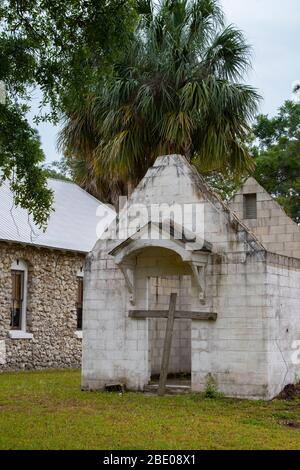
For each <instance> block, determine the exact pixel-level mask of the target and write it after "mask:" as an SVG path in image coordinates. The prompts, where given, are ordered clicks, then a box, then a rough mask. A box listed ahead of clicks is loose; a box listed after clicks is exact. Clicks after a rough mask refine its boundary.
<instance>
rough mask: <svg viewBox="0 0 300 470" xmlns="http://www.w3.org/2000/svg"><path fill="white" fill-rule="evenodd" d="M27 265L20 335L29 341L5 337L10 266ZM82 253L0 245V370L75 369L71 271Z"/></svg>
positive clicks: (74, 298) (74, 294)
mask: <svg viewBox="0 0 300 470" xmlns="http://www.w3.org/2000/svg"><path fill="white" fill-rule="evenodd" d="M17 259H20V260H24V261H25V262H26V264H27V266H28V291H27V292H28V298H27V315H26V319H27V325H26V331H27V332H28V333H31V334H32V336H33V337H32V338H31V339H11V338H9V331H10V309H11V293H12V283H11V265H12V263H13V262H14V261H16V260H17ZM84 260H85V256H84V255H83V254H76V253H71V252H69V253H67V252H62V251H58V250H57V251H56V250H51V251H50V250H47V249H45V248H41V249H39V248H36V247H30V246H21V245H18V244H7V243H4V242H3V243H0V349H1V357H0V371H1V370H2V371H3V370H19V369H40V368H64V367H80V363H81V339H80V338H78V337H77V336H76V326H77V324H76V323H77V316H76V301H77V273H78V270H79V269H80V268H81V267H82V266H83V264H84Z"/></svg>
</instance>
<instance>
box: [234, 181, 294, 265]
mask: <svg viewBox="0 0 300 470" xmlns="http://www.w3.org/2000/svg"><path fill="white" fill-rule="evenodd" d="M254 203H255V205H256V208H255V209H256V210H255V216H253V211H254V209H253V204H254ZM228 205H229V207H230V209H231V210H232V211H234V212H235V213H236V215H237V216H238V217H239V218H240V219H242V220H243V222H244V223H245V224H246V225H247V226H248V227H249V229H250V230H251V231H252V232H253V233H254V234H255V235H256V236H257V238H258V239H259V240H260V241H261V243H262V244H263V245H264V246H265V248H266V249H267V250H268V251H270V252H272V253H277V254H280V255H284V256H290V257H294V258H300V229H299V227H298V225H297V224H296V223H295V222H294V221H293V220H292V219H291V218H290V217H289V216H288V215H287V214H286V213H285V211H284V210H283V209H282V207H281V206H280V205H279V204H278V203H277V202H276V201H275V199H274V198H273V197H272V196H271V195H270V194H269V193H268V192H267V191H266V190H265V189H264V188H263V187H262V186H261V185H260V184H259V183H258V182H257V181H256V180H255V179H254V178H253V177H250V178H248V179H247V180H246V181H245V183H244V184H243V186H242V187H241V188H240V189H239V190H238V191H237V192H236V194H235V195H234V196H233V198H232V199H231V201H230V202H229V204H228Z"/></svg>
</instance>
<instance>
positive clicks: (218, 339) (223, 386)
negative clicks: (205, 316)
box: [192, 253, 268, 398]
mask: <svg viewBox="0 0 300 470" xmlns="http://www.w3.org/2000/svg"><path fill="white" fill-rule="evenodd" d="M265 271H266V264H265V260H264V254H261V253H253V254H248V255H246V256H245V254H243V253H228V254H227V257H226V259H223V260H222V263H220V264H211V265H210V266H209V267H208V277H207V284H208V288H207V295H208V296H209V295H212V296H213V305H214V311H216V312H217V313H218V319H217V321H216V322H215V323H213V324H212V323H207V324H200V323H199V322H194V321H193V322H192V384H193V388H194V390H195V391H203V390H204V389H205V387H206V384H207V382H208V379H209V378H212V379H213V381H214V383H215V385H216V388H217V389H218V390H219V391H221V392H222V393H224V394H225V395H226V396H233V397H241V398H243V397H244V398H246V397H247V398H268V363H267V351H268V336H267V333H266V332H267V319H266V318H265V309H266V306H267V302H268V300H267V297H266V284H265V279H266V273H265Z"/></svg>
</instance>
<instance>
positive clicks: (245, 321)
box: [82, 156, 300, 399]
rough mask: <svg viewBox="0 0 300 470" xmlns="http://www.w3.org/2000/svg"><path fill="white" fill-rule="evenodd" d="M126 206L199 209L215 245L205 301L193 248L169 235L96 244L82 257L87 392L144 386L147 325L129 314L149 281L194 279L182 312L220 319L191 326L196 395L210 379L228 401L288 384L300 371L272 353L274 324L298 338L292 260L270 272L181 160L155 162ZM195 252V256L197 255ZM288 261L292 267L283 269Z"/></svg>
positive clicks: (242, 230)
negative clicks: (208, 314) (211, 314)
mask: <svg viewBox="0 0 300 470" xmlns="http://www.w3.org/2000/svg"><path fill="white" fill-rule="evenodd" d="M131 202H133V203H134V202H136V203H137V202H142V203H144V204H146V205H148V206H149V205H150V204H151V203H152V204H157V203H158V204H159V203H161V202H164V203H167V204H168V203H169V204H173V203H174V202H176V203H178V204H184V203H187V204H188V203H192V202H194V203H197V204H199V205H201V204H202V205H203V213H204V218H203V227H200V229H201V228H202V230H201V233H200V232H199V235H200V237H203V238H204V239H205V241H207V242H208V243H209V244H210V245H211V249H208V253H207V258H206V259H207V264H206V268H205V295H204V297H201V292H200V291H199V283H198V282H197V281H195V272H194V270H193V267H194V266H193V264H192V261H190V258H189V253H190V251H189V250H191V249H192V248H191V247H190V246H187V247H185V248H182V246H181V245H180V242H179V241H178V240H175V239H173V240H168V241H167V242H165V244H164V247H163V242H162V241H161V240H159V239H151V240H144V239H142V235H141V232H142V230H139V231H138V232H136V234H135V236H132V237H131V238H130V239H128V240H127V241H126V242H125V243H124V244H122V243H121V242H120V240H116V239H113V237H111V239H110V240H108V239H107V240H99V241H98V242H97V244H96V246H95V247H94V249H93V251H92V252H91V253H90V254H89V255H88V257H87V263H86V270H85V276H86V278H85V279H86V284H85V285H86V289H85V296H84V309H85V319H84V325H83V326H84V331H83V333H84V334H83V369H82V386H83V388H85V389H101V388H103V387H104V385H105V384H106V383H107V382H110V381H113V382H115V381H121V382H124V383H125V384H126V385H127V386H128V388H129V389H133V390H142V389H143V388H144V385H145V384H147V382H148V381H149V378H150V373H151V362H152V359H151V354H149V329H148V321H147V320H145V319H135V318H130V317H129V316H128V311H129V310H130V309H138V310H145V309H149V306H150V305H152V304H151V302H150V303H149V282H148V281H147V280H148V279H149V278H152V277H161V278H163V277H170V276H179V277H184V276H191V278H192V282H191V289H190V294H189V301H188V307H189V308H190V309H191V310H192V311H197V312H215V313H217V315H218V317H217V320H216V321H215V322H212V321H197V320H192V321H191V338H192V339H191V371H192V390H194V391H201V390H203V389H204V388H205V387H206V385H207V382H208V380H210V379H213V380H214V381H215V383H216V387H217V388H218V390H219V391H221V392H223V393H224V394H226V395H228V396H234V397H244V398H265V399H269V398H272V397H273V396H274V391H277V390H278V389H279V388H280V386H281V385H282V384H285V383H286V380H291V379H292V377H293V380H294V379H295V377H296V374H297V371H298V370H299V366H297V367H294V365H293V366H292V367H291V368H290V367H289V366H288V365H286V364H285V361H284V360H283V356H284V354H285V353H284V345H282V346H281V347H280V350H279V349H277V352H276V357H275V356H274V355H273V352H274V347H275V346H276V341H275V340H274V338H275V336H274V322H275V323H276V322H277V324H278V325H280V326H279V328H280V329H281V331H283V328H284V325H285V323H288V325H289V326H288V327H287V328H286V329H289V330H292V329H293V328H294V329H295V331H296V332H297V334H296V336H297V335H298V317H299V314H298V310H299V305H300V299H299V292H300V289H299V286H300V284H299V281H300V279H299V274H298V267H297V266H296V264H295V263H297V262H298V260H293V259H290V258H287V257H286V258H284V257H282V260H281V261H280V262H279V261H278V262H277V264H276V263H275V267H274V272H271V271H272V270H273V268H270V266H273V265H274V263H273V264H272V263H271V262H270V256H271V255H269V254H268V253H267V251H266V250H265V249H264V247H263V246H262V245H261V243H260V242H259V240H258V239H257V238H256V237H255V236H254V235H252V233H251V232H250V231H249V230H248V228H247V227H246V226H245V225H244V224H243V223H241V222H240V221H239V219H238V218H237V217H236V216H235V215H234V214H233V213H232V212H230V211H229V210H228V207H226V206H225V205H224V204H223V203H222V201H219V200H218V198H216V197H215V195H214V194H213V193H211V192H210V191H209V190H208V189H207V188H206V187H205V185H204V184H202V182H201V179H199V178H198V177H197V175H196V174H195V173H194V171H193V169H191V168H190V167H189V165H188V164H187V163H185V161H184V159H183V158H182V157H180V156H167V157H163V158H159V159H157V161H156V162H155V164H154V166H153V168H151V169H149V171H148V173H147V174H146V176H145V178H144V179H143V180H142V181H141V183H140V185H139V186H138V188H137V189H136V191H135V192H134V193H133V196H132V201H131ZM141 227H143V224H141ZM151 228H152V227H151ZM133 233H134V232H133ZM133 233H132V234H133ZM197 235H198V233H197ZM179 245H180V246H179ZM118 250H119V251H118ZM195 251H197V253H193V256H195V257H196V256H198V255H199V250H195ZM202 255H203V252H202V253H201V256H202ZM203 256H206V255H203ZM194 259H195V258H194ZM286 260H289V261H286ZM127 262H128V265H130V266H131V267H130V269H131V271H132V272H133V273H134V280H133V284H134V288H132V286H131V287H130V283H128V279H127V282H126V280H125V279H126V276H124V271H123V272H122V269H120V263H124V266H125V264H126V263H127ZM287 262H288V263H290V264H289V265H288V266H287V267H285V268H284V266H285V264H286V263H287ZM125 267H126V266H125ZM284 269H285V270H286V272H285V274H284ZM270 276H274V277H271V278H270ZM272 279H273V280H274V282H275V284H276V286H279V287H280V289H279V291H278V293H277V294H276V295H277V297H276V296H275V292H274V297H272V296H271V298H270V295H269V294H270V293H271V290H270V289H273V288H272V287H271V285H272V282H273V281H272ZM287 279H288V280H287ZM285 283H288V285H287V286H285ZM128 284H129V287H128ZM286 287H287V288H286ZM174 289H176V286H174ZM297 289H298V290H297ZM130 291H131V292H130ZM132 291H134V292H132ZM199 292H200V295H199ZM272 292H273V290H272ZM168 293H169V292H168ZM161 295H162V296H163V297H166V298H164V302H163V303H164V305H165V306H166V307H167V296H164V292H163V291H162V294H161ZM272 295H273V294H272ZM133 297H134V303H133V302H132V298H133ZM278 303H279V305H281V306H282V307H280V308H282V313H281V316H280V315H279V313H278V308H279V307H278V305H277V304H278ZM297 309H298V310H297ZM282 334H283V333H282ZM286 334H288V333H286ZM150 338H151V336H150ZM275 339H276V338H275ZM296 339H297V338H296ZM299 340H300V338H299ZM276 347H277V346H276ZM289 347H290V346H286V351H287V353H288V354H289V352H290V349H288V348H289ZM280 351H281V352H282V354H283V356H281V357H280V355H279V353H280ZM280 354H281V353H280ZM283 363H284V364H285V365H286V376H284V377H282V376H281V374H282V365H283ZM277 367H278V369H279V371H278V370H277ZM283 379H284V380H283Z"/></svg>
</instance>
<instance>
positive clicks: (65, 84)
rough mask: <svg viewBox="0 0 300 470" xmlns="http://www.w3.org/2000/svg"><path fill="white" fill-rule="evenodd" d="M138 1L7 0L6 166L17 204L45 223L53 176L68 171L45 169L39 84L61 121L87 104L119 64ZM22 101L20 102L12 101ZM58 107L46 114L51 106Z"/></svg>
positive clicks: (2, 32) (0, 65)
mask: <svg viewBox="0 0 300 470" xmlns="http://www.w3.org/2000/svg"><path fill="white" fill-rule="evenodd" d="M132 3H133V1H132V2H131V0H126V1H125V0H107V1H99V0H89V1H88V2H87V1H86V0H64V1H61V0H25V1H23V0H2V1H1V4H0V81H3V82H4V83H5V85H6V92H7V95H8V97H9V98H10V100H8V102H9V104H8V106H4V105H3V106H1V110H0V111H1V116H0V120H1V122H0V132H1V135H0V145H1V148H0V150H1V154H0V171H2V173H3V176H4V177H6V178H9V180H10V185H11V189H13V190H14V191H15V202H16V203H17V204H20V205H21V206H22V207H23V208H25V209H28V210H29V212H30V213H32V214H33V217H34V220H35V222H36V223H37V224H38V225H41V226H43V227H44V226H45V224H46V220H47V216H48V215H49V211H50V201H51V194H50V192H49V191H48V190H47V188H46V176H50V175H51V176H55V177H65V175H64V174H63V171H62V169H61V168H59V169H57V168H52V167H50V168H45V169H44V170H42V169H41V166H40V164H41V162H42V161H43V154H42V151H41V148H40V143H39V139H38V136H37V134H36V132H35V131H34V130H33V129H31V128H30V126H29V124H28V123H27V121H26V119H25V108H22V107H20V106H19V105H18V104H17V102H20V101H21V100H23V102H24V101H25V102H26V103H27V104H28V103H29V102H30V98H31V96H30V94H31V90H32V89H33V88H39V89H40V90H41V92H42V101H41V103H40V108H41V110H40V113H39V115H38V116H36V117H35V119H36V122H38V121H39V120H46V119H48V120H49V119H51V120H52V121H54V122H57V121H58V120H59V118H60V116H61V113H62V111H63V110H65V109H69V107H70V105H71V104H72V105H73V102H74V101H76V102H77V103H82V102H84V100H85V97H86V95H87V94H88V93H90V90H91V89H94V86H95V83H97V82H98V81H99V79H100V77H101V76H102V75H103V74H104V73H105V74H108V73H109V71H110V68H111V62H112V61H113V60H115V59H116V58H118V57H120V55H121V54H122V50H123V47H125V44H126V41H127V39H128V38H129V36H130V34H131V31H132V29H133V27H134V24H135V22H136V18H137V14H136V12H135V10H134V8H133V6H132ZM12 103H14V104H12ZM46 103H47V104H50V107H51V111H50V112H49V113H48V114H45V113H43V105H44V104H46Z"/></svg>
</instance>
